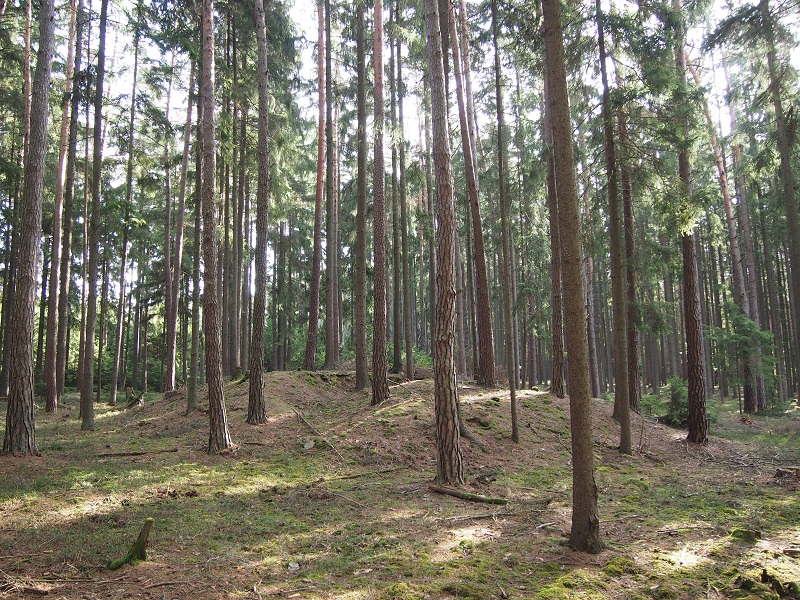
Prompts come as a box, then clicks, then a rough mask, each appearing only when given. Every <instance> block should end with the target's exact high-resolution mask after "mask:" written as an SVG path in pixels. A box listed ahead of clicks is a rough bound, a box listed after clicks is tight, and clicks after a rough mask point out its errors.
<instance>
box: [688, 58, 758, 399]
mask: <svg viewBox="0 0 800 600" xmlns="http://www.w3.org/2000/svg"><path fill="white" fill-rule="evenodd" d="M684 61H685V62H686V66H687V68H688V69H689V72H690V73H691V74H692V77H693V78H694V81H695V84H697V86H700V85H701V83H700V77H698V75H697V71H695V69H694V65H692V63H691V62H690V61H689V58H688V56H684ZM703 112H704V113H705V117H706V125H707V126H708V133H709V138H710V142H711V150H712V151H713V153H714V161H715V162H716V166H717V177H718V179H719V188H720V193H721V194H722V204H723V207H724V209H725V221H726V223H727V225H728V243H729V247H730V251H731V270H732V272H733V290H734V302H735V304H736V306H737V307H738V308H739V310H740V311H741V312H742V316H744V317H745V318H750V296H749V295H748V293H747V288H746V286H745V282H744V269H743V267H742V254H741V250H740V248H739V231H738V229H737V227H736V220H735V218H734V215H733V203H732V201H731V195H730V191H729V189H728V174H727V172H726V170H725V162H724V160H723V157H722V152H721V151H720V147H719V142H718V141H717V134H716V130H715V126H714V121H713V120H712V119H711V112H710V110H709V108H708V102H707V101H706V99H705V97H703ZM740 352H741V357H742V371H743V377H742V379H743V381H742V387H743V389H744V405H743V406H744V412H746V413H748V414H749V413H753V412H755V411H756V410H757V408H758V406H757V402H756V378H755V373H756V364H755V360H754V356H753V354H752V351H751V350H750V341H749V340H748V341H746V342H745V343H744V344H743V345H742V347H741V349H740Z"/></svg>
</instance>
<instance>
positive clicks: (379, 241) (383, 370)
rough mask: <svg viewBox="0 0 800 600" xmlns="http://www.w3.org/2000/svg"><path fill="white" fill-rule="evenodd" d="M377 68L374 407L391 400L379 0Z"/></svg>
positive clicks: (379, 13)
mask: <svg viewBox="0 0 800 600" xmlns="http://www.w3.org/2000/svg"><path fill="white" fill-rule="evenodd" d="M374 13H375V16H374V20H375V35H374V45H373V65H374V71H375V92H374V96H375V107H374V122H375V125H374V142H373V151H374V153H375V155H374V157H373V160H372V197H373V201H372V217H373V229H372V231H373V252H374V259H373V264H374V281H373V284H372V285H373V314H372V319H373V322H372V404H373V405H377V404H380V403H381V402H383V401H384V400H386V399H387V398H388V397H389V380H388V378H387V374H388V373H387V372H388V369H389V358H388V356H387V349H386V343H387V335H386V288H387V277H386V191H385V188H386V175H385V167H384V161H383V127H384V123H383V112H384V111H383V1H382V0H375V7H374Z"/></svg>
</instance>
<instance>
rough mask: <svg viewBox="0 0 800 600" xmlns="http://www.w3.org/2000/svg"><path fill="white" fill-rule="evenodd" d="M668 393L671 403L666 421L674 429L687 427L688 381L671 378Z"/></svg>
mask: <svg viewBox="0 0 800 600" xmlns="http://www.w3.org/2000/svg"><path fill="white" fill-rule="evenodd" d="M666 393H667V395H668V398H669V402H668V404H667V414H666V419H665V421H666V422H667V423H668V424H670V425H672V426H673V427H686V424H687V423H688V422H689V387H688V384H687V382H686V380H685V379H683V378H681V377H669V378H668V379H667V390H666Z"/></svg>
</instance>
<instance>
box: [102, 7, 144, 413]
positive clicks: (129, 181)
mask: <svg viewBox="0 0 800 600" xmlns="http://www.w3.org/2000/svg"><path fill="white" fill-rule="evenodd" d="M137 7H138V6H137ZM138 72H139V28H138V27H137V28H136V34H135V36H134V39H133V84H132V89H131V108H130V113H129V118H128V166H127V172H126V177H125V223H124V224H123V234H122V258H121V260H120V267H119V303H118V305H117V335H116V348H115V350H114V365H113V367H112V371H111V390H110V391H111V394H110V396H109V399H108V403H109V404H110V405H111V406H115V405H116V404H117V387H118V382H119V371H120V363H121V360H120V359H121V357H122V343H123V339H122V324H123V322H124V315H125V272H126V269H127V261H128V221H129V220H130V214H131V212H130V211H131V202H132V200H133V139H134V131H135V130H134V125H135V122H136V83H137V81H136V80H137V76H138Z"/></svg>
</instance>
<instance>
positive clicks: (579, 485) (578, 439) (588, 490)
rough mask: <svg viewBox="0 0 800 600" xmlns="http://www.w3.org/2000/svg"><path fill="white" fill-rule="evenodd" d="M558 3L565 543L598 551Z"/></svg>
mask: <svg viewBox="0 0 800 600" xmlns="http://www.w3.org/2000/svg"><path fill="white" fill-rule="evenodd" d="M560 12H561V10H560V4H559V2H558V1H557V0H542V14H543V19H544V21H543V29H544V43H545V64H546V67H547V74H548V75H547V80H548V87H549V102H550V107H549V109H550V110H549V112H550V115H551V117H552V125H553V144H554V149H555V171H556V177H557V186H558V220H559V226H560V230H561V245H562V247H561V264H562V274H563V285H564V297H565V299H566V302H565V305H564V316H565V321H566V328H565V329H566V331H565V333H566V342H567V351H568V352H569V363H568V365H567V368H568V369H569V375H568V377H569V403H570V416H571V431H572V461H573V467H572V530H571V532H570V537H569V543H570V545H571V546H572V547H573V548H575V549H576V550H580V551H586V552H592V553H597V552H600V551H601V550H602V549H603V542H602V540H601V538H600V518H599V516H598V512H597V485H596V484H595V480H594V453H593V449H592V404H591V398H590V394H589V392H590V390H589V357H588V350H587V345H588V344H587V340H586V315H585V313H584V311H583V297H584V293H583V273H582V270H581V262H582V261H581V247H580V238H579V232H580V227H579V220H578V198H577V190H576V188H575V162H574V159H573V153H572V152H573V151H572V144H573V140H572V124H571V123H570V116H569V95H568V93H567V77H566V69H565V66H564V40H563V33H562V30H561V22H560V21H561V14H560Z"/></svg>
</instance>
